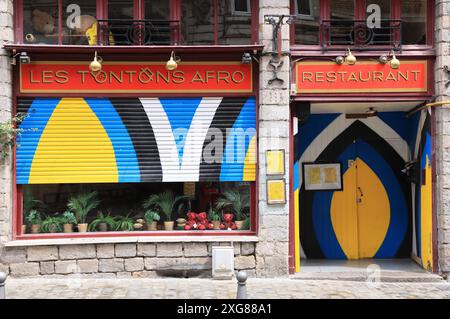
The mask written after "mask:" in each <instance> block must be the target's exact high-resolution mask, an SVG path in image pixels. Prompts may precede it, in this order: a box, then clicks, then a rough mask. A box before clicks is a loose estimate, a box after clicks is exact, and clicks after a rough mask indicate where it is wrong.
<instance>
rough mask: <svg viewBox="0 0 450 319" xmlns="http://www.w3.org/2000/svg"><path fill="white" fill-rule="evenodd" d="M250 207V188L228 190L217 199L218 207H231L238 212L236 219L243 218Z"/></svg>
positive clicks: (218, 208) (223, 208) (221, 209)
mask: <svg viewBox="0 0 450 319" xmlns="http://www.w3.org/2000/svg"><path fill="white" fill-rule="evenodd" d="M249 208H250V194H249V192H248V190H246V191H242V192H241V191H239V190H226V191H225V192H224V193H223V194H222V197H220V198H219V199H217V201H216V209H217V210H218V211H223V210H226V209H229V210H230V211H232V212H234V213H235V214H236V220H243V219H245V217H246V212H247V211H248V210H249Z"/></svg>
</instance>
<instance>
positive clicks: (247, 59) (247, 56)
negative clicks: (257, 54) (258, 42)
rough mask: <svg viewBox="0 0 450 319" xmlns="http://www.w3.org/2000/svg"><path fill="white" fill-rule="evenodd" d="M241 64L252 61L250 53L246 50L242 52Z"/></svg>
mask: <svg viewBox="0 0 450 319" xmlns="http://www.w3.org/2000/svg"><path fill="white" fill-rule="evenodd" d="M241 62H242V64H250V63H252V55H251V54H250V53H248V52H245V53H244V54H242V60H241Z"/></svg>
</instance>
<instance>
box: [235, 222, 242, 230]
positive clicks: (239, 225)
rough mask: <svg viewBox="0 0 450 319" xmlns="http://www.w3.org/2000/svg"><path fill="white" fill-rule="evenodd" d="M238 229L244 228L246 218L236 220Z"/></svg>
mask: <svg viewBox="0 0 450 319" xmlns="http://www.w3.org/2000/svg"><path fill="white" fill-rule="evenodd" d="M235 223H236V226H237V229H242V226H243V225H244V220H237V221H235Z"/></svg>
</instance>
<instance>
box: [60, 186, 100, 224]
mask: <svg viewBox="0 0 450 319" xmlns="http://www.w3.org/2000/svg"><path fill="white" fill-rule="evenodd" d="M99 205H100V201H99V200H98V199H97V192H90V193H82V194H79V195H76V196H73V197H71V198H70V199H69V202H68V203H67V207H68V208H69V209H70V210H71V211H73V212H74V213H75V217H76V219H77V223H78V231H79V232H86V231H87V227H88V224H87V223H86V219H87V215H88V214H89V213H90V212H91V211H92V210H93V209H95V208H97V207H98V206H99Z"/></svg>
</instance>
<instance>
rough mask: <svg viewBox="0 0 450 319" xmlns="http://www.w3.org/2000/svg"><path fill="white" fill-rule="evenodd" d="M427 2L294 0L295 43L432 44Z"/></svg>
mask: <svg viewBox="0 0 450 319" xmlns="http://www.w3.org/2000/svg"><path fill="white" fill-rule="evenodd" d="M430 3H431V1H426V0H401V1H393V0H365V1H356V0H291V13H292V14H295V15H296V20H295V23H294V24H293V25H292V28H293V29H294V30H293V33H292V34H293V35H294V36H293V40H292V43H293V44H299V45H322V46H323V47H329V46H339V45H341V46H383V47H385V46H391V47H398V46H401V45H423V44H429V43H430V41H431V39H429V38H427V12H428V10H429V9H430V7H431V4H430Z"/></svg>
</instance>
